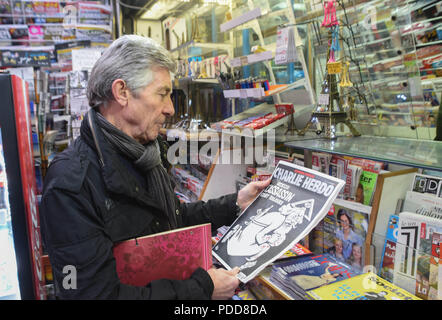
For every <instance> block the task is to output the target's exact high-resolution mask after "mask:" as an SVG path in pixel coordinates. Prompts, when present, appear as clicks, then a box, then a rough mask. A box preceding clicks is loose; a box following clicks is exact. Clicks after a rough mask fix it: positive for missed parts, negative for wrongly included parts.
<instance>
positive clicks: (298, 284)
mask: <svg viewBox="0 0 442 320" xmlns="http://www.w3.org/2000/svg"><path fill="white" fill-rule="evenodd" d="M360 273H361V272H360V271H358V270H356V269H354V268H352V267H351V266H350V265H348V264H346V263H344V262H342V261H339V260H337V259H336V258H334V257H333V256H332V255H331V254H328V253H323V254H319V255H307V256H299V257H296V258H294V259H290V260H289V261H285V262H281V263H275V264H274V265H273V270H272V274H273V276H274V278H279V282H284V283H285V284H286V285H290V286H292V287H293V289H294V290H296V291H298V292H302V291H304V292H305V291H308V290H312V289H314V288H318V287H321V286H323V285H327V284H330V283H333V282H336V281H341V280H344V279H348V278H352V277H354V276H356V275H358V274H360Z"/></svg>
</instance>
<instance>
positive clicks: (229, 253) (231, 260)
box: [212, 161, 345, 283]
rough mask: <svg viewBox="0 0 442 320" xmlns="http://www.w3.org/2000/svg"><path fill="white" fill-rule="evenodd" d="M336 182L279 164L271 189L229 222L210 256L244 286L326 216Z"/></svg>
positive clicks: (338, 182) (340, 184)
mask: <svg viewBox="0 0 442 320" xmlns="http://www.w3.org/2000/svg"><path fill="white" fill-rule="evenodd" d="M344 184H345V182H344V181H343V180H341V179H337V178H334V177H330V176H328V175H326V174H323V173H320V172H317V171H314V170H311V169H307V168H304V167H301V166H298V165H295V164H293V163H289V162H285V161H280V162H279V163H278V165H277V166H276V168H275V170H274V171H273V173H272V177H271V183H270V185H269V186H267V187H266V188H265V189H264V190H263V191H262V192H261V193H260V194H259V195H258V197H257V198H256V199H255V201H254V202H252V203H251V204H250V205H249V206H248V207H247V208H246V209H245V210H244V212H243V213H242V214H241V215H240V216H239V217H238V218H237V219H236V220H235V221H234V222H233V224H232V225H231V226H230V228H229V230H228V231H227V232H226V234H225V235H224V236H223V237H222V238H221V239H220V240H219V241H218V242H217V243H216V245H215V246H214V247H213V252H212V254H213V255H214V257H215V258H216V259H217V260H218V261H219V262H220V263H221V264H223V265H224V267H226V268H227V269H229V270H230V269H232V268H234V267H236V266H237V267H239V268H240V273H239V274H238V278H239V279H240V280H241V281H242V282H244V283H245V282H247V281H249V280H250V279H252V278H253V277H254V276H256V275H257V274H258V273H259V272H260V271H261V270H262V269H264V268H265V267H266V266H267V265H269V264H270V263H271V262H273V261H275V260H276V259H277V258H278V257H280V256H281V255H282V254H283V253H284V252H286V251H287V250H289V249H290V248H292V247H293V246H294V245H295V244H296V243H298V242H299V241H300V240H301V239H302V238H304V237H305V236H306V235H307V234H308V233H309V232H310V231H311V230H312V229H313V227H314V226H316V225H317V224H318V222H319V221H321V220H322V218H323V217H324V216H325V215H326V214H327V212H328V210H329V208H330V206H331V204H332V203H333V201H334V200H335V198H336V196H337V194H338V193H339V191H340V190H341V189H342V187H343V186H344Z"/></svg>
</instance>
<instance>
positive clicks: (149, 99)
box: [123, 68, 175, 144]
mask: <svg viewBox="0 0 442 320" xmlns="http://www.w3.org/2000/svg"><path fill="white" fill-rule="evenodd" d="M152 72H153V81H152V82H151V83H150V84H149V85H148V86H146V87H145V88H144V89H141V91H139V93H138V94H137V95H134V94H133V93H131V94H130V95H129V99H128V107H127V108H124V111H123V118H124V120H125V122H127V123H128V124H129V126H130V131H131V133H130V135H131V136H132V137H133V138H134V139H135V140H137V141H138V142H140V143H142V144H144V143H147V142H149V141H153V140H155V139H156V138H157V136H158V134H159V132H160V128H161V127H162V126H163V124H164V122H165V121H166V117H167V116H173V114H174V113H175V109H174V107H173V103H172V100H171V97H170V94H171V92H172V80H171V78H170V73H169V71H168V70H167V69H165V68H153V69H152Z"/></svg>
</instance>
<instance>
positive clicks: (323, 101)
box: [318, 93, 330, 105]
mask: <svg viewBox="0 0 442 320" xmlns="http://www.w3.org/2000/svg"><path fill="white" fill-rule="evenodd" d="M329 100H330V95H329V94H328V93H321V94H320V95H319V97H318V103H319V104H322V105H328V103H329Z"/></svg>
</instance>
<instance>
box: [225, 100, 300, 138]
mask: <svg viewBox="0 0 442 320" xmlns="http://www.w3.org/2000/svg"><path fill="white" fill-rule="evenodd" d="M270 112H271V113H275V112H276V109H275V105H274V104H268V103H262V104H260V105H258V106H256V107H253V108H251V109H248V110H246V111H244V112H241V113H238V114H236V115H234V116H232V117H230V118H227V119H225V121H233V120H243V119H247V118H250V117H253V116H256V115H261V114H267V113H270ZM291 116H293V115H287V116H285V117H284V118H281V119H279V120H276V121H274V122H272V123H270V124H268V125H267V126H265V127H263V128H260V129H255V130H254V129H250V128H245V129H240V128H234V129H232V130H228V129H225V130H222V134H223V135H236V136H242V137H258V136H261V135H263V134H265V133H266V132H268V131H269V130H272V129H275V128H277V127H280V126H282V125H284V124H286V123H287V122H289V120H290V117H291Z"/></svg>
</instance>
